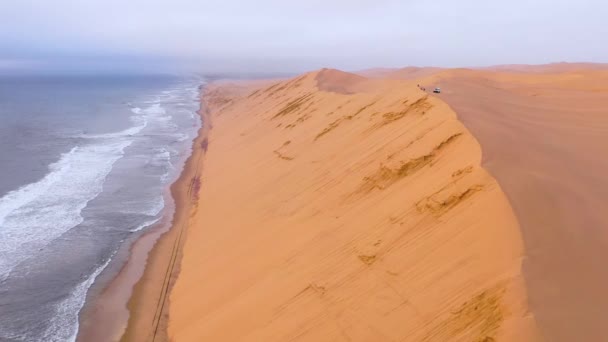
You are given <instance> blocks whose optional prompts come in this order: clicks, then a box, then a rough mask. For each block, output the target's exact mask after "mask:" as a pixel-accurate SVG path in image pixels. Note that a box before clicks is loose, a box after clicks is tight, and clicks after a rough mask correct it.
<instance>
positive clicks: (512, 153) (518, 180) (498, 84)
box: [426, 63, 608, 341]
mask: <svg viewBox="0 0 608 342" xmlns="http://www.w3.org/2000/svg"><path fill="white" fill-rule="evenodd" d="M505 70H509V72H508V73H507V72H505ZM426 82H428V83H429V84H439V85H441V86H442V88H443V94H441V95H440V98H441V99H442V100H445V101H446V102H447V103H448V104H449V105H450V106H451V107H452V108H453V109H454V110H455V111H456V112H457V113H458V117H459V119H460V120H462V121H463V122H464V124H465V126H466V127H467V128H468V129H469V130H470V131H471V133H473V135H474V136H475V137H476V138H477V139H478V140H479V142H480V143H481V146H482V149H483V162H482V166H483V167H484V168H486V169H487V170H488V171H490V173H491V174H492V175H493V176H495V177H496V179H497V180H498V182H499V184H500V185H501V187H502V188H503V190H504V191H505V193H506V194H507V196H508V198H509V200H510V202H511V204H512V206H513V208H514V210H515V213H516V215H517V218H518V221H519V223H520V225H521V228H522V234H523V238H524V242H525V249H526V252H525V254H526V255H527V258H526V260H525V262H524V275H525V279H526V284H527V289H528V291H527V292H528V296H529V302H530V309H531V310H532V312H533V314H534V316H535V317H536V320H537V323H538V325H539V328H540V331H541V332H542V334H543V336H544V337H545V338H546V340H548V341H604V340H605V339H606V327H607V326H608V315H606V310H608V296H606V289H608V268H607V267H606V265H605V261H606V260H607V256H608V230H607V228H608V213H607V212H606V205H607V203H608V181H606V175H607V174H608V158H606V148H608V109H607V108H608V68H607V65H594V64H568V63H559V64H554V65H544V66H504V67H500V68H494V71H488V70H484V71H479V70H477V71H475V70H456V71H445V72H442V73H439V74H437V75H435V76H434V79H428V80H426Z"/></svg>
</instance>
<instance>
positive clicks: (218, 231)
mask: <svg viewBox="0 0 608 342" xmlns="http://www.w3.org/2000/svg"><path fill="white" fill-rule="evenodd" d="M415 84H416V82H415V81H411V82H407V81H397V80H394V81H391V80H373V81H372V80H367V79H365V78H363V77H360V76H356V75H352V74H347V73H343V72H340V71H336V70H322V71H320V72H316V73H310V74H306V75H303V76H300V77H297V78H294V79H291V80H288V81H283V82H278V83H276V84H273V85H270V86H266V87H260V86H259V85H258V86H256V85H252V86H249V87H244V86H243V85H242V84H241V85H239V86H234V85H228V84H223V85H222V84H216V85H212V86H210V87H208V89H207V90H206V94H205V96H204V103H205V104H206V106H207V110H208V112H209V115H210V118H211V124H212V128H211V130H210V133H209V144H208V152H207V154H206V157H205V160H204V162H203V163H204V167H203V172H202V177H201V183H202V186H201V188H200V190H199V191H198V193H197V196H198V197H197V204H196V206H195V207H194V210H193V212H192V214H191V218H190V224H189V226H188V228H187V238H186V240H185V243H184V247H183V257H182V260H181V265H180V269H181V271H180V274H179V277H178V279H177V281H176V284H175V286H174V288H173V290H172V292H171V295H170V308H169V326H168V335H169V338H170V339H171V340H175V341H237V340H238V341H287V340H300V341H393V340H399V341H494V340H504V341H526V340H534V339H536V338H538V336H537V335H536V329H535V321H534V318H533V317H532V316H531V315H530V314H529V313H528V310H527V296H526V292H525V289H524V286H523V281H522V277H521V263H522V257H523V245H522V240H521V236H520V231H519V226H518V223H517V221H516V218H515V216H514V213H513V211H512V209H511V207H510V205H509V203H508V201H507V199H506V197H505V195H504V194H503V192H502V191H501V188H500V187H499V185H498V184H497V182H496V181H495V180H494V179H493V178H492V177H491V176H490V175H489V174H488V173H487V172H486V171H485V170H484V169H482V168H481V167H480V163H481V150H480V146H479V145H478V143H477V141H476V140H475V139H474V138H473V136H472V135H471V134H470V133H469V132H468V131H467V129H465V127H464V126H463V125H462V124H461V123H460V122H459V121H458V120H457V119H456V114H455V113H454V112H453V111H452V110H451V109H450V108H449V107H448V106H447V105H446V104H445V103H444V102H442V101H441V100H440V99H438V98H435V97H431V96H429V95H428V94H426V93H424V92H422V91H421V90H419V89H418V88H417V87H416V85H415Z"/></svg>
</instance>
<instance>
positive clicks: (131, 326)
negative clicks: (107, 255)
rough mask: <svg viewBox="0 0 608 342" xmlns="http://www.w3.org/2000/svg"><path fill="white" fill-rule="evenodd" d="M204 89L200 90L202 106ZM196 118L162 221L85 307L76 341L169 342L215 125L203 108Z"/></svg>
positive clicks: (135, 245)
mask: <svg viewBox="0 0 608 342" xmlns="http://www.w3.org/2000/svg"><path fill="white" fill-rule="evenodd" d="M204 87H205V86H204V85H203V86H201V87H200V91H199V103H200V99H201V98H202V92H203V90H204ZM198 115H199V116H200V118H201V126H200V128H199V129H198V132H197V135H196V137H195V138H194V139H193V140H192V148H191V149H192V150H191V153H190V156H188V158H187V159H186V161H185V163H184V165H183V169H182V170H181V173H180V175H179V176H178V178H177V179H176V180H175V181H174V182H173V183H172V184H171V185H170V187H169V188H168V189H167V191H166V193H165V198H166V201H165V202H166V207H165V208H164V211H165V213H164V214H163V216H162V219H161V220H160V221H159V222H157V223H155V224H154V225H153V226H151V227H150V228H149V230H148V231H147V232H146V233H144V234H142V235H141V236H140V237H138V238H137V239H136V240H135V241H134V242H133V243H132V244H131V246H130V248H129V250H128V251H125V252H124V253H127V254H128V255H127V256H126V262H125V264H124V265H123V266H122V268H121V269H120V270H118V271H117V272H116V273H115V274H114V275H113V276H112V278H111V279H109V280H108V282H107V283H106V284H105V286H104V287H103V288H101V289H99V290H98V291H99V293H98V294H97V295H96V296H94V297H93V299H92V302H91V303H89V305H86V306H85V309H84V310H83V314H82V316H81V317H80V321H81V322H80V330H79V331H78V335H77V341H87V342H88V341H104V342H105V341H108V339H111V340H114V341H118V340H121V341H148V340H154V341H165V340H166V327H165V325H166V311H167V305H166V303H167V301H168V297H167V294H168V293H169V290H170V288H171V286H172V284H173V282H174V280H175V277H176V275H177V273H178V272H179V262H178V261H179V258H180V253H181V251H180V247H181V244H182V243H183V239H184V235H183V233H184V232H185V227H186V225H187V221H188V218H189V216H190V213H191V210H192V208H193V206H195V204H196V198H193V197H192V196H191V190H192V188H193V187H198V186H200V183H199V181H198V177H199V175H200V172H201V159H202V158H203V156H204V154H205V152H206V149H207V134H208V131H209V129H210V127H211V124H210V121H209V119H208V115H207V112H206V110H205V109H204V108H203V107H202V106H201V107H199V110H198ZM170 213H172V215H171V214H170ZM176 266H177V267H176ZM150 298H157V299H156V300H154V301H152V300H150ZM151 322H153V323H152V324H151Z"/></svg>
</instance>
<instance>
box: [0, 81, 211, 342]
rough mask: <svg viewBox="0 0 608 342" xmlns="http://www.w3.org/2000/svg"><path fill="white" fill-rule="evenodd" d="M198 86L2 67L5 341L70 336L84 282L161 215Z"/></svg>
mask: <svg viewBox="0 0 608 342" xmlns="http://www.w3.org/2000/svg"><path fill="white" fill-rule="evenodd" d="M202 83H204V80H203V79H201V78H199V77H194V76H193V77H174V76H65V77H62V76H45V77H33V76H22V77H16V76H10V77H9V76H4V77H2V76H0V340H1V341H73V340H75V338H76V335H77V332H78V318H79V313H80V312H81V310H82V308H83V306H84V305H85V300H86V298H87V293H88V292H89V290H90V288H91V286H92V285H93V284H94V283H95V281H96V279H97V278H98V277H99V276H100V274H102V272H104V270H106V269H108V265H111V264H116V263H122V262H124V260H121V258H119V257H116V256H117V253H118V251H119V250H121V249H124V248H125V244H129V243H132V242H133V241H134V240H135V239H136V238H137V236H139V235H140V234H143V233H144V232H145V231H146V229H149V228H150V227H151V226H152V225H153V224H154V223H155V222H157V221H158V220H160V217H161V215H162V214H163V208H164V206H165V203H164V196H163V195H164V194H165V193H166V189H167V187H168V186H169V184H170V183H171V182H172V181H173V180H175V179H176V178H177V176H178V175H179V173H180V172H181V168H182V167H183V164H184V162H185V159H186V158H187V156H188V155H189V154H190V152H191V144H192V139H193V138H194V137H195V136H196V132H197V130H198V128H199V127H200V125H201V122H200V117H199V116H198V114H197V110H198V109H199V101H198V87H199V86H200V85H201V84H202ZM122 259H124V258H122Z"/></svg>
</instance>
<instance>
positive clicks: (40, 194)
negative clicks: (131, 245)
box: [0, 139, 131, 278]
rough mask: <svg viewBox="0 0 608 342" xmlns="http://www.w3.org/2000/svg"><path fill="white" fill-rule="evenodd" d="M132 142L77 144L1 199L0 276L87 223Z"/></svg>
mask: <svg viewBox="0 0 608 342" xmlns="http://www.w3.org/2000/svg"><path fill="white" fill-rule="evenodd" d="M130 144H131V141H127V140H122V139H121V140H119V141H116V142H111V143H103V144H92V145H88V146H83V147H74V148H73V149H72V150H71V151H70V152H68V153H64V154H63V155H62V156H61V157H60V159H59V160H58V161H57V162H55V163H53V164H51V165H49V173H47V175H46V176H45V177H44V178H42V179H41V180H39V181H38V182H35V183H31V184H28V185H25V186H23V187H21V188H19V189H17V190H14V191H11V192H9V193H7V194H6V195H5V196H4V197H2V198H0V227H2V229H0V278H2V277H3V276H6V275H8V274H9V273H10V272H11V270H12V269H13V268H14V267H15V266H16V265H18V264H19V263H20V262H22V261H24V260H26V259H27V258H28V257H30V256H31V255H32V254H35V253H36V252H37V251H38V250H39V249H41V248H44V246H46V245H47V244H49V243H50V242H51V241H52V240H54V239H56V238H58V237H60V236H61V235H62V234H64V233H66V232H67V231H69V230H70V229H72V228H73V227H75V226H77V225H78V224H80V223H81V222H82V221H83V217H82V216H81V212H82V210H83V209H84V208H85V207H86V206H87V203H88V202H89V201H91V200H92V199H94V198H95V197H97V196H98V195H99V193H101V191H102V189H103V183H104V181H105V179H106V177H107V175H108V174H109V173H110V171H111V170H112V166H113V165H114V163H115V162H116V161H117V160H118V159H120V158H121V157H122V156H123V154H124V149H125V148H126V147H127V146H129V145H130Z"/></svg>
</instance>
